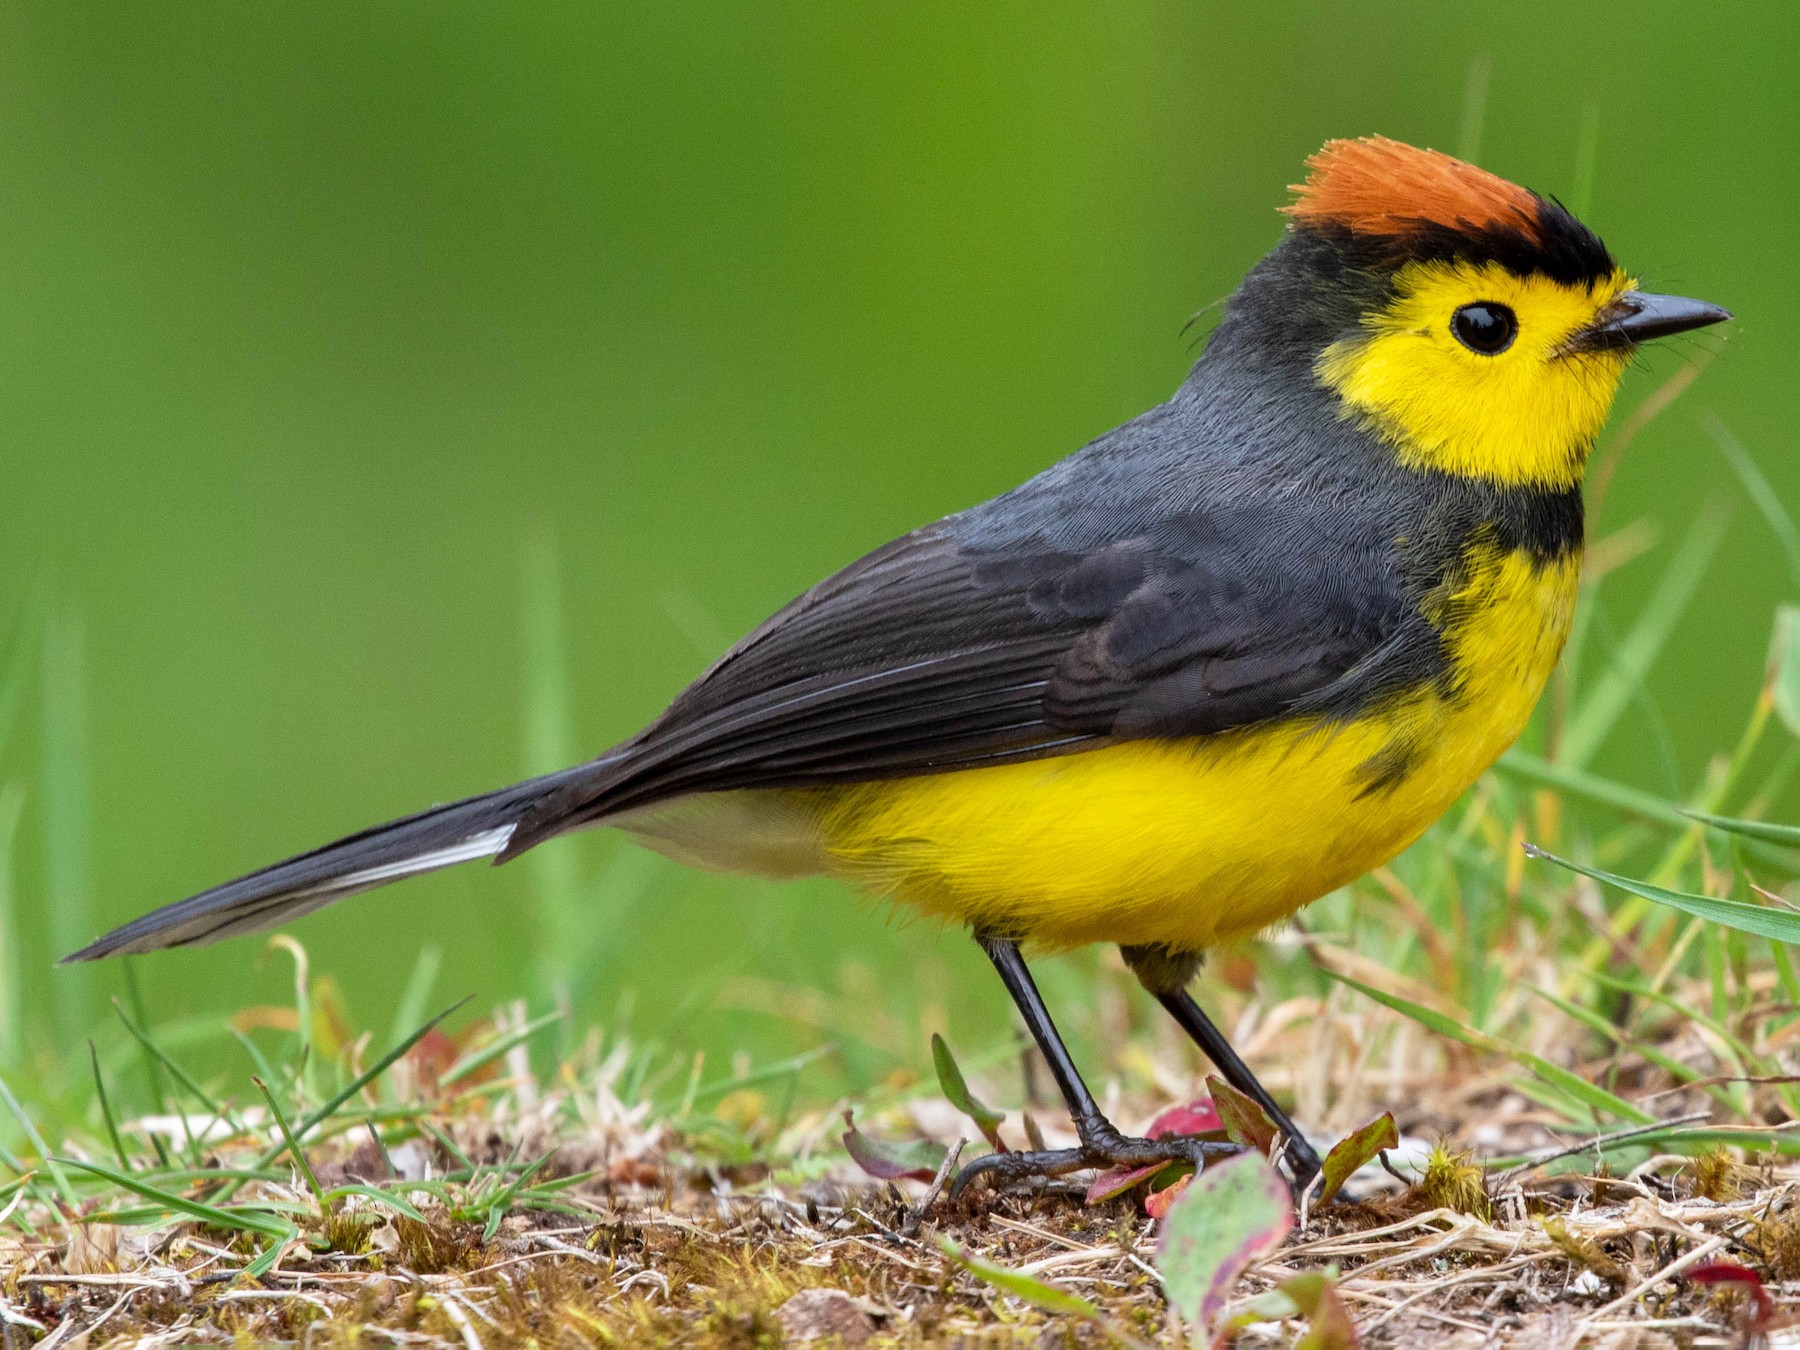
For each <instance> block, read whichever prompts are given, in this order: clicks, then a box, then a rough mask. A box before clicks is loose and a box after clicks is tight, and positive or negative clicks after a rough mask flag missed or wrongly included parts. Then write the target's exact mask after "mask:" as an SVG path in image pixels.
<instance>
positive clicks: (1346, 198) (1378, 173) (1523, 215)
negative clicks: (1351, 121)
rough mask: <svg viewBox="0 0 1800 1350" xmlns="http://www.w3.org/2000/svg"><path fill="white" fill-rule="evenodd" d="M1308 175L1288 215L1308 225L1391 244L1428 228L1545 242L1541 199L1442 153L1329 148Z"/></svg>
mask: <svg viewBox="0 0 1800 1350" xmlns="http://www.w3.org/2000/svg"><path fill="white" fill-rule="evenodd" d="M1306 167H1307V170H1308V172H1307V177H1306V181H1305V182H1304V183H1297V184H1294V185H1293V187H1292V189H1291V190H1292V191H1293V192H1294V193H1295V194H1296V195H1295V199H1294V201H1293V203H1292V204H1291V205H1289V206H1285V207H1283V208H1282V209H1283V210H1284V211H1286V212H1287V214H1288V215H1290V216H1292V217H1293V218H1294V219H1295V220H1296V221H1297V222H1299V223H1300V224H1303V225H1338V226H1341V227H1343V228H1346V229H1349V230H1351V231H1353V232H1355V233H1357V234H1374V235H1387V236H1404V235H1407V234H1412V233H1415V232H1417V231H1418V229H1419V228H1420V226H1421V225H1424V224H1430V225H1440V226H1443V227H1444V228H1446V229H1451V230H1464V231H1467V230H1481V229H1491V228H1494V227H1499V228H1502V229H1517V230H1523V231H1524V232H1525V233H1526V234H1527V235H1528V236H1531V237H1536V238H1541V236H1542V230H1541V222H1540V219H1539V205H1540V202H1539V198H1538V196H1537V194H1535V193H1533V192H1529V191H1527V190H1526V189H1524V188H1522V187H1520V186H1519V185H1518V184H1516V183H1509V182H1507V181H1506V180H1505V179H1504V178H1501V177H1500V176H1499V175H1498V174H1492V173H1489V172H1488V171H1487V170H1486V169H1478V168H1476V167H1475V166H1474V165H1473V164H1465V163H1463V162H1462V161H1461V160H1460V159H1455V158H1452V157H1451V156H1449V155H1446V154H1444V153H1442V152H1441V151H1438V150H1420V149H1418V148H1416V147H1414V146H1410V145H1406V144H1403V143H1402V142H1400V141H1392V140H1389V139H1388V138H1387V137H1386V136H1365V137H1363V138H1361V139H1359V140H1354V141H1327V142H1326V143H1325V146H1324V148H1323V149H1321V150H1320V151H1319V152H1318V153H1317V154H1316V155H1313V156H1312V157H1310V158H1309V159H1308V160H1307V161H1306Z"/></svg>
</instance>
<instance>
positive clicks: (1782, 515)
mask: <svg viewBox="0 0 1800 1350" xmlns="http://www.w3.org/2000/svg"><path fill="white" fill-rule="evenodd" d="M1700 426H1701V428H1702V429H1703V430H1704V431H1705V432H1706V434H1707V435H1708V436H1710V437H1712V442H1713V444H1714V445H1716V446H1718V447H1719V453H1720V454H1721V455H1724V456H1725V462H1726V463H1727V464H1729V465H1731V468H1732V472H1734V473H1735V474H1737V476H1738V481H1739V482H1740V483H1742V484H1743V485H1744V492H1745V494H1746V495H1747V496H1748V497H1749V498H1750V500H1751V502H1752V503H1754V504H1755V506H1756V509H1757V510H1758V511H1761V512H1762V514H1763V519H1764V520H1766V521H1768V522H1769V528H1770V529H1771V530H1773V531H1774V533H1775V539H1776V542H1778V543H1779V544H1780V545H1781V551H1782V552H1783V553H1784V554H1785V555H1786V556H1787V564H1788V570H1789V571H1790V572H1792V573H1793V579H1794V580H1795V581H1796V582H1800V527H1796V526H1795V524H1794V517H1793V515H1792V514H1790V513H1789V511H1788V509H1787V505H1786V503H1784V502H1783V501H1782V500H1781V494H1780V493H1779V492H1777V491H1776V490H1775V486H1774V484H1772V483H1771V482H1769V480H1768V477H1767V476H1766V475H1765V474H1764V473H1763V471H1762V469H1761V468H1760V467H1759V466H1758V465H1757V462H1756V459H1755V457H1754V456H1753V455H1751V453H1750V451H1749V450H1748V449H1746V448H1745V446H1744V443H1743V442H1742V441H1740V440H1739V439H1738V438H1737V437H1736V436H1735V435H1733V434H1732V430H1731V428H1730V427H1728V426H1726V425H1725V419H1724V418H1722V417H1720V416H1719V415H1718V414H1717V413H1713V412H1707V413H1702V414H1700Z"/></svg>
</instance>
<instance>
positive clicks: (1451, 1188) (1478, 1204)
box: [1414, 1144, 1494, 1223]
mask: <svg viewBox="0 0 1800 1350" xmlns="http://www.w3.org/2000/svg"><path fill="white" fill-rule="evenodd" d="M1414 1189H1415V1190H1416V1191H1417V1192H1418V1193H1419V1195H1420V1197H1421V1198H1422V1199H1424V1200H1425V1202H1426V1203H1427V1204H1428V1205H1429V1206H1430V1207H1431V1208H1432V1209H1453V1210H1455V1211H1456V1212H1457V1213H1458V1214H1467V1215H1469V1216H1471V1217H1473V1218H1477V1219H1480V1220H1482V1222H1484V1223H1485V1222H1487V1221H1488V1220H1489V1219H1491V1218H1493V1217H1494V1202H1493V1200H1492V1199H1491V1198H1490V1197H1489V1196H1488V1193H1487V1173H1486V1172H1485V1171H1484V1170H1483V1169H1482V1167H1481V1165H1480V1164H1479V1163H1475V1162H1472V1161H1471V1160H1470V1158H1469V1155H1468V1154H1467V1153H1452V1152H1450V1150H1448V1149H1447V1148H1445V1147H1444V1146H1443V1145H1442V1144H1436V1145H1433V1146H1432V1150H1431V1155H1430V1156H1429V1157H1428V1158H1427V1159H1426V1160H1425V1175H1424V1176H1422V1177H1421V1178H1419V1183H1418V1185H1417V1186H1416V1187H1415V1188H1414Z"/></svg>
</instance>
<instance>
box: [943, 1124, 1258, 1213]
mask: <svg viewBox="0 0 1800 1350" xmlns="http://www.w3.org/2000/svg"><path fill="white" fill-rule="evenodd" d="M1081 1136H1082V1142H1081V1147H1079V1148H1053V1149H1044V1150H1041V1151H1039V1152H1035V1153H989V1154H985V1155H983V1156H982V1157H979V1158H977V1159H975V1161H974V1162H972V1163H970V1164H968V1165H967V1166H966V1167H964V1168H963V1169H962V1170H961V1171H960V1172H958V1173H957V1174H956V1180H955V1181H954V1182H953V1183H952V1184H951V1186H950V1194H951V1196H952V1198H954V1197H956V1196H960V1195H961V1194H962V1193H963V1192H964V1191H966V1190H967V1189H968V1188H969V1186H970V1185H971V1184H973V1183H974V1182H976V1181H979V1180H980V1179H981V1178H983V1177H986V1178H988V1180H989V1181H990V1183H991V1184H992V1185H993V1186H994V1188H995V1189H996V1190H998V1189H1000V1188H1002V1187H1005V1186H1010V1185H1012V1184H1013V1183H1014V1182H1017V1181H1024V1180H1026V1179H1027V1178H1030V1177H1059V1176H1063V1175H1065V1174H1066V1173H1069V1172H1080V1171H1085V1170H1087V1169H1089V1168H1094V1169H1101V1170H1105V1169H1111V1168H1132V1167H1151V1166H1155V1165H1156V1164H1158V1163H1191V1164H1192V1165H1193V1166H1194V1168H1195V1170H1196V1171H1198V1170H1199V1169H1201V1168H1204V1167H1205V1166H1206V1164H1207V1163H1208V1162H1210V1161H1212V1160H1214V1159H1218V1158H1228V1157H1231V1156H1233V1155H1235V1154H1238V1153H1242V1152H1243V1151H1244V1150H1243V1148H1242V1146H1240V1145H1238V1144H1228V1143H1224V1142H1221V1141H1219V1140H1216V1139H1195V1138H1193V1137H1191V1136H1184V1135H1171V1136H1169V1137H1167V1138H1163V1139H1133V1138H1131V1137H1130V1136H1128V1135H1123V1134H1120V1133H1119V1132H1118V1131H1117V1130H1115V1129H1114V1128H1113V1127H1112V1126H1111V1125H1110V1124H1107V1123H1106V1122H1104V1121H1101V1122H1098V1123H1097V1124H1095V1125H1090V1126H1089V1128H1087V1129H1085V1130H1082V1131H1081Z"/></svg>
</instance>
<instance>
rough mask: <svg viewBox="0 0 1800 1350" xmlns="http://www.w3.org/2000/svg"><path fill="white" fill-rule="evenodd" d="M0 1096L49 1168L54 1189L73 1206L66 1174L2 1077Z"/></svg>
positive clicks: (73, 1194) (70, 1187) (71, 1193)
mask: <svg viewBox="0 0 1800 1350" xmlns="http://www.w3.org/2000/svg"><path fill="white" fill-rule="evenodd" d="M0 1097H3V1098H5V1100H6V1108H7V1110H9V1111H11V1112H12V1113H13V1119H15V1120H17V1121H18V1122H19V1128H20V1129H21V1130H23V1131H24V1132H25V1137H26V1138H27V1139H29V1140H30V1141H31V1146H32V1147H33V1148H35V1149H36V1150H37V1155H38V1157H40V1158H42V1159H43V1160H44V1166H45V1167H47V1168H49V1169H50V1178H51V1180H53V1181H54V1182H55V1183H56V1189H57V1190H58V1191H60V1192H61V1193H62V1198H63V1199H64V1200H65V1201H67V1202H68V1203H69V1204H70V1205H71V1206H73V1205H74V1204H75V1190H74V1188H73V1187H72V1186H70V1185H69V1178H68V1176H67V1175H66V1174H65V1173H64V1172H63V1170H62V1168H60V1167H58V1166H57V1165H56V1159H55V1158H52V1157H51V1156H50V1150H49V1149H48V1148H47V1147H45V1145H44V1136H43V1135H41V1134H39V1133H38V1127H37V1124H36V1123H35V1122H34V1121H33V1120H32V1119H31V1117H30V1116H29V1115H27V1114H26V1112H25V1108H24V1107H22V1106H20V1105H19V1099H18V1098H17V1097H15V1096H13V1090H12V1088H11V1087H9V1086H8V1085H7V1082H6V1079H4V1078H0Z"/></svg>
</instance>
